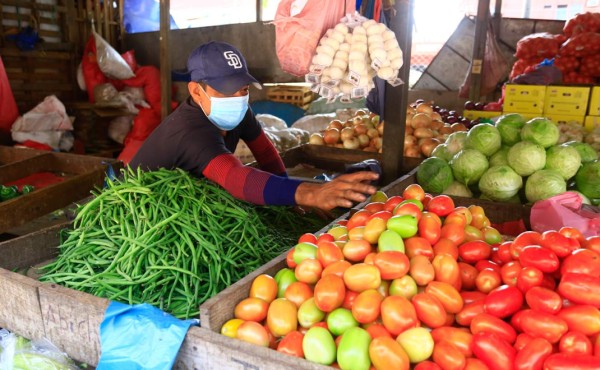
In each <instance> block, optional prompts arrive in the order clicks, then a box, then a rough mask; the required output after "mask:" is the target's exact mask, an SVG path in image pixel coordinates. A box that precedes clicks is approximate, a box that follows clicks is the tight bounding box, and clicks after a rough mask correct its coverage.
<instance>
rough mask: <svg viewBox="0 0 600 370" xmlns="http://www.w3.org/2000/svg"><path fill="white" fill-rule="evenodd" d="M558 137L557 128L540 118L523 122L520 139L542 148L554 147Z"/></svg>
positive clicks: (552, 123) (550, 122)
mask: <svg viewBox="0 0 600 370" xmlns="http://www.w3.org/2000/svg"><path fill="white" fill-rule="evenodd" d="M559 136H560V131H559V129H558V126H556V124H555V123H554V122H552V121H550V120H548V119H546V118H541V117H538V118H534V119H532V120H529V121H527V122H525V125H524V126H523V129H522V130H521V139H523V140H527V141H531V142H532V143H536V144H538V145H541V146H543V147H544V148H550V147H551V146H552V145H556V143H558V138H559Z"/></svg>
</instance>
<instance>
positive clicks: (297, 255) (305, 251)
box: [293, 242, 317, 264]
mask: <svg viewBox="0 0 600 370" xmlns="http://www.w3.org/2000/svg"><path fill="white" fill-rule="evenodd" d="M293 258H294V262H296V264H299V263H300V262H302V261H304V260H305V259H307V258H312V259H317V246H316V245H314V244H313V243H308V242H303V243H299V244H296V246H295V247H294V255H293Z"/></svg>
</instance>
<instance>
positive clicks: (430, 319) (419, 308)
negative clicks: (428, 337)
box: [411, 293, 446, 329]
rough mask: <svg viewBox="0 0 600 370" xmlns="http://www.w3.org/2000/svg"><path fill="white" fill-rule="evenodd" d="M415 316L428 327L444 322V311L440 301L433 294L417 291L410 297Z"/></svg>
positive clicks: (435, 326) (437, 325) (434, 326)
mask: <svg viewBox="0 0 600 370" xmlns="http://www.w3.org/2000/svg"><path fill="white" fill-rule="evenodd" d="M411 303H412V304H413V306H414V307H415V311H416V312H417V318H418V319H419V320H420V321H421V322H422V323H423V324H425V325H427V326H428V327H430V328H432V329H433V328H439V327H440V326H442V325H444V324H445V323H446V311H444V306H442V302H440V300H439V299H437V298H436V297H435V296H434V295H433V294H429V293H418V294H416V295H415V296H414V297H412V299H411Z"/></svg>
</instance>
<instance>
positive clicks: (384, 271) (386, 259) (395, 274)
mask: <svg viewBox="0 0 600 370" xmlns="http://www.w3.org/2000/svg"><path fill="white" fill-rule="evenodd" d="M373 262H374V264H375V267H377V268H378V269H379V271H380V273H381V278H382V279H383V280H393V279H398V278H401V277H402V276H404V275H406V273H408V270H409V269H410V261H409V260H408V257H406V255H405V254H404V253H402V252H398V251H384V252H379V253H377V254H376V255H375V259H374V261H373Z"/></svg>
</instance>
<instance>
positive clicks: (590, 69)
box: [579, 55, 600, 77]
mask: <svg viewBox="0 0 600 370" xmlns="http://www.w3.org/2000/svg"><path fill="white" fill-rule="evenodd" d="M579 72H581V73H582V74H585V75H588V76H592V77H600V56H598V55H597V56H591V57H585V58H581V67H580V68H579Z"/></svg>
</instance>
